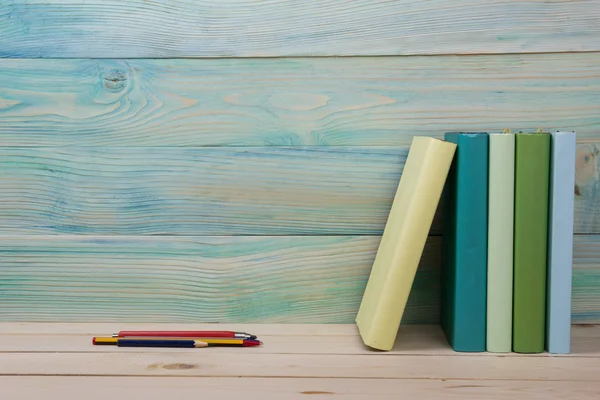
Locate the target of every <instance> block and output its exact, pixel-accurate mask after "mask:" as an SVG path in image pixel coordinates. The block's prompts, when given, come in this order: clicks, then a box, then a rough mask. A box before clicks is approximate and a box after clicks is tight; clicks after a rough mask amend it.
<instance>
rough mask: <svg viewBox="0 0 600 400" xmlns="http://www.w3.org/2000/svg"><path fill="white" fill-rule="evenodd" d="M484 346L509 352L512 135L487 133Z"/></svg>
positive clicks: (510, 322) (511, 254)
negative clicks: (486, 266)
mask: <svg viewBox="0 0 600 400" xmlns="http://www.w3.org/2000/svg"><path fill="white" fill-rule="evenodd" d="M488 176H489V180H488V253H487V257H488V262H487V265H488V272H487V321H486V324H487V329H486V349H487V351H489V352H493V353H508V352H510V351H512V308H513V237H514V236H513V229H514V224H513V222H514V193H515V191H514V187H515V136H514V135H513V134H510V133H494V134H490V135H489V165H488Z"/></svg>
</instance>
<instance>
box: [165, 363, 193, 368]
mask: <svg viewBox="0 0 600 400" xmlns="http://www.w3.org/2000/svg"><path fill="white" fill-rule="evenodd" d="M162 367H163V368H164V369H194V368H198V365H196V364H185V363H174V364H164V365H163V366H162Z"/></svg>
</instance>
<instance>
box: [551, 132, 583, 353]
mask: <svg viewBox="0 0 600 400" xmlns="http://www.w3.org/2000/svg"><path fill="white" fill-rule="evenodd" d="M551 151H552V155H551V162H550V204H549V209H550V211H549V218H550V220H549V223H548V226H549V228H548V229H549V233H548V241H549V242H548V272H547V273H548V285H547V288H548V292H547V296H548V299H547V315H546V317H547V324H546V341H547V344H546V347H547V350H548V352H549V353H562V354H566V353H569V352H570V343H571V284H572V267H573V213H574V200H575V199H574V197H575V193H574V187H575V153H576V139H575V132H555V133H552V144H551Z"/></svg>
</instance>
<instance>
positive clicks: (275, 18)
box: [0, 0, 600, 58]
mask: <svg viewBox="0 0 600 400" xmlns="http://www.w3.org/2000/svg"><path fill="white" fill-rule="evenodd" d="M598 50H600V8H598V7H597V2H596V1H595V0H579V1H566V0H558V1H550V2H549V1H542V0H532V1H528V2H523V1H518V0H507V1H499V0H484V1H481V0H455V1H452V2H449V1H447V0H426V1H411V0H396V1H386V0H322V1H313V0H294V1H285V0H273V1H255V0H236V1H232V0H221V1H208V0H162V1H145V0H128V1H122V0H86V1H82V0H11V1H8V3H7V2H6V1H5V2H3V7H2V8H1V9H0V56H2V57H24V58H35V57H50V58H58V57H71V58H94V57H95V58H127V57H136V58H139V57H149V58H157V57H196V56H202V57H223V56H228V57H256V56H259V57H265V56H322V55H405V54H465V53H468V54H479V53H524V52H562V51H598Z"/></svg>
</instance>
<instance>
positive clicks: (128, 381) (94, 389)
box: [0, 376, 600, 400]
mask: <svg viewBox="0 0 600 400" xmlns="http://www.w3.org/2000/svg"><path fill="white" fill-rule="evenodd" d="M49 394H51V395H52V396H53V398H56V399H72V398H85V399H86V400H106V399H125V398H127V399H132V400H138V399H139V400H142V399H143V400H164V399H165V398H173V399H177V400H187V399H190V400H197V399H198V398H202V399H218V400H239V399H244V400H271V399H272V400H288V399H304V400H307V399H311V400H312V399H332V398H333V399H335V398H337V397H341V396H343V398H344V399H348V400H365V399H367V398H369V399H370V398H376V399H398V398H408V399H426V400H463V399H473V400H482V399H485V400H515V399H527V400H558V399H569V400H590V399H594V398H597V397H598V396H600V383H597V382H585V383H583V382H564V381H560V382H552V381H544V382H539V381H538V382H535V381H498V380H477V381H471V380H455V379H443V380H442V379H323V378H303V379H299V378H295V379H294V378H276V379H274V378H194V379H186V378H172V377H155V376H153V377H151V378H148V377H51V376H18V377H15V376H0V397H2V398H4V399H10V400H31V399H35V398H48V395H49Z"/></svg>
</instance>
